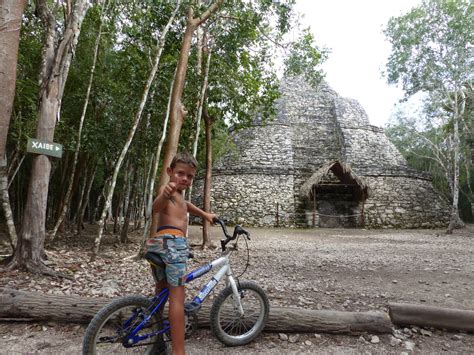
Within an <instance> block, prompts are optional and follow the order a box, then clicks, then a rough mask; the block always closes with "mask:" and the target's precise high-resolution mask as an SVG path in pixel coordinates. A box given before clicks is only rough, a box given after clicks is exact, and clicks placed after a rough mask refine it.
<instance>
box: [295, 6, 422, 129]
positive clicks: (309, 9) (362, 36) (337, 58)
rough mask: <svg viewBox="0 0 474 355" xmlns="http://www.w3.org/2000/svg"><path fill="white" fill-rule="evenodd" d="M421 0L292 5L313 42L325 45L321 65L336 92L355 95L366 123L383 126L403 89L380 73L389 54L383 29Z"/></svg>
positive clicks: (347, 95) (348, 95) (389, 47)
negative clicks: (309, 28)
mask: <svg viewBox="0 0 474 355" xmlns="http://www.w3.org/2000/svg"><path fill="white" fill-rule="evenodd" d="M420 3H421V0H296V6H295V9H296V11H298V12H299V13H301V14H302V15H303V16H304V17H303V18H302V19H301V22H302V24H303V26H304V27H308V26H309V27H311V30H312V33H313V35H314V38H315V41H316V44H317V45H318V46H319V47H327V48H329V49H330V50H331V53H330V54H329V58H328V59H327V60H326V62H325V63H324V64H323V65H322V69H323V70H324V72H325V73H326V81H327V82H328V84H329V86H331V87H332V88H333V89H334V90H336V91H337V92H338V94H339V95H341V96H343V97H347V98H351V99H356V100H357V101H359V103H360V104H361V105H362V107H363V108H364V109H365V111H366V112H367V114H368V116H369V121H370V123H371V124H373V125H375V126H379V127H383V126H384V125H385V124H386V123H387V122H388V119H389V117H390V115H391V113H392V112H393V109H394V105H395V104H396V103H397V102H398V101H399V100H400V99H401V98H402V96H403V91H402V90H401V89H400V88H398V87H396V86H395V85H388V84H387V83H386V79H384V78H382V74H381V73H382V70H384V69H385V63H386V62H387V59H388V56H389V54H390V50H391V46H390V43H389V42H388V41H387V40H386V39H385V35H384V34H383V32H382V31H383V29H384V28H385V26H386V24H387V23H388V20H389V18H390V17H392V16H399V15H403V14H405V13H406V12H408V11H409V10H410V9H411V8H413V7H415V6H417V5H419V4H420Z"/></svg>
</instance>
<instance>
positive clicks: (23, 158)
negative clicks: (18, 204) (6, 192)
mask: <svg viewBox="0 0 474 355" xmlns="http://www.w3.org/2000/svg"><path fill="white" fill-rule="evenodd" d="M25 157H26V154H23V156H22V157H21V159H20V162H19V163H18V165H17V167H16V169H15V171H14V172H13V174H12V176H10V178H9V180H10V181H9V182H8V187H7V188H8V189H9V188H10V185H11V184H12V182H13V180H14V179H15V176H16V174H17V173H18V170H20V167H21V164H23V161H24V160H25Z"/></svg>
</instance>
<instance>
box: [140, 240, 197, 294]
mask: <svg viewBox="0 0 474 355" xmlns="http://www.w3.org/2000/svg"><path fill="white" fill-rule="evenodd" d="M146 244H147V247H146V251H147V252H153V253H154V254H155V255H158V256H159V257H160V259H161V260H162V261H163V263H164V264H165V266H164V268H163V267H162V266H160V265H154V264H153V265H152V270H153V277H154V278H155V281H156V282H159V281H161V280H163V279H165V278H166V280H167V282H168V284H169V285H170V286H181V285H183V284H184V279H185V278H184V276H186V263H187V261H188V255H189V248H188V241H187V239H186V238H185V237H184V236H176V235H173V234H160V235H157V236H155V237H153V238H150V239H148V240H147V243H146Z"/></svg>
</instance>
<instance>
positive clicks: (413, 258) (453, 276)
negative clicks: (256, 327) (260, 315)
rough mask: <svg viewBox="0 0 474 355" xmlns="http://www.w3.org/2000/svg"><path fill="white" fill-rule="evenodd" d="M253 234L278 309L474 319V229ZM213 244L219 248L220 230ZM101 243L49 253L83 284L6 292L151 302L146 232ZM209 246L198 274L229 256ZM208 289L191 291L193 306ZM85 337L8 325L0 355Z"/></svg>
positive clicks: (304, 348) (361, 339)
mask: <svg viewBox="0 0 474 355" xmlns="http://www.w3.org/2000/svg"><path fill="white" fill-rule="evenodd" d="M249 230H250V232H251V234H252V240H251V241H250V242H249V247H250V266H249V268H248V269H247V271H246V273H245V274H244V275H243V276H241V279H242V280H243V279H248V280H254V281H256V282H257V283H259V284H260V285H261V286H262V287H263V288H264V289H265V290H266V292H267V294H268V297H269V299H270V302H271V304H272V305H273V306H277V305H278V306H285V307H299V308H309V309H332V310H340V311H382V312H386V311H387V306H388V303H389V302H406V303H414V304H426V305H432V306H438V307H448V308H458V309H467V310H474V292H473V290H474V258H473V250H474V226H473V225H469V226H468V227H467V228H466V229H464V230H462V231H456V232H455V234H454V235H450V236H448V235H445V234H444V231H442V230H363V229H360V230H354V229H312V230H300V229H252V228H250V229H249ZM212 235H213V239H214V240H216V244H217V241H218V239H219V238H220V236H221V235H220V233H219V229H218V228H217V227H214V229H213V232H212ZM92 238H93V234H91V235H90V236H89V237H86V238H82V239H81V240H78V239H77V238H75V237H73V236H68V237H65V238H64V239H63V240H61V241H60V242H59V243H58V244H56V245H48V247H47V255H48V257H49V263H50V266H51V267H53V268H54V269H56V270H60V271H63V272H68V273H70V274H71V275H73V277H74V280H66V279H52V278H49V277H42V276H37V275H27V274H25V273H23V272H21V271H11V272H6V273H3V275H2V276H1V277H0V287H9V288H16V289H21V290H30V291H37V292H44V293H57V294H66V295H67V294H77V295H83V296H109V297H116V296H121V295H128V294H145V295H149V294H151V292H152V289H153V287H152V285H151V276H150V275H149V272H148V266H147V264H146V262H145V261H134V260H133V259H132V258H128V257H130V256H132V255H134V253H135V252H136V251H137V248H138V240H139V238H140V233H139V232H136V233H135V234H133V235H132V238H131V239H132V243H130V244H127V245H118V244H117V242H116V240H115V238H114V237H113V236H110V235H109V236H106V237H105V239H104V243H103V249H102V253H101V256H100V257H99V258H98V259H97V260H96V261H94V262H89V257H88V254H87V253H88V251H89V249H90V246H91V245H92ZM200 238H201V237H200V228H199V227H198V226H193V227H191V229H190V240H191V244H195V245H196V246H195V248H194V253H195V258H194V259H193V260H192V261H191V263H190V267H191V268H192V267H195V266H198V265H200V264H202V263H204V262H205V261H206V260H210V259H212V258H213V257H217V256H218V254H219V252H218V250H204V251H202V250H200V249H199V248H198V246H197V245H198V244H199V243H200ZM246 255H247V254H246V250H245V244H244V243H242V242H240V243H239V251H238V252H235V253H234V255H233V257H232V265H233V267H234V272H235V274H239V273H240V272H241V271H242V270H243V269H244V266H245V261H246ZM204 281H205V279H204V280H203V281H198V283H196V284H194V285H193V284H191V285H189V287H188V288H187V293H188V295H189V297H191V298H192V296H193V295H194V294H195V293H196V291H197V290H198V289H200V287H201V286H202V284H203V282H204ZM216 292H218V290H217V291H216ZM207 302H212V297H211V299H210V300H208V301H207ZM84 330H85V325H77V324H61V323H53V322H41V323H27V322H2V323H0V352H1V353H8V354H12V353H22V354H30V353H31V354H33V353H37V354H52V353H58V354H66V353H68V354H77V353H80V352H81V349H82V347H81V342H82V337H83V335H84ZM186 345H187V352H188V353H190V354H204V353H209V354H212V353H229V354H248V353H264V354H281V353H298V354H300V353H348V354H375V353H383V354H386V353H392V354H402V353H426V354H432V353H440V352H447V353H456V354H458V353H459V354H461V353H463V354H466V353H474V335H473V334H466V333H463V332H448V331H444V330H436V329H423V328H419V327H413V326H406V327H394V329H393V332H392V334H382V335H376V334H359V335H334V334H314V333H309V334H278V333H263V334H262V335H261V336H260V337H259V338H258V339H257V340H256V341H254V342H253V343H251V344H249V345H247V346H244V347H239V348H226V347H224V346H223V345H222V344H220V343H219V342H218V341H217V340H216V339H215V338H214V336H213V335H212V333H211V332H210V331H209V330H206V329H202V330H198V331H197V332H196V333H195V334H193V336H192V337H191V338H190V339H188V340H187V344H186Z"/></svg>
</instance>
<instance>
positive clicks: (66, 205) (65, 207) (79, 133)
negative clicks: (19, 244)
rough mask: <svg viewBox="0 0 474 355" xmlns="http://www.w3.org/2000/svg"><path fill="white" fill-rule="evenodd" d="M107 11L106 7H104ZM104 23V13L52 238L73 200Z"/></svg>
mask: <svg viewBox="0 0 474 355" xmlns="http://www.w3.org/2000/svg"><path fill="white" fill-rule="evenodd" d="M104 12H105V9H104ZM102 24H103V18H102V15H101V17H100V24H99V29H98V31H97V37H96V41H95V47H94V56H93V60H92V67H91V70H90V74H89V84H88V86H87V90H86V97H85V100H84V105H83V107H82V114H81V118H80V120H79V129H78V131H77V144H76V150H75V151H74V160H73V162H72V169H71V170H72V171H71V175H70V176H69V182H68V189H67V192H66V197H65V198H64V204H63V207H62V209H61V213H60V215H59V217H58V220H57V221H56V224H55V226H54V228H53V231H52V233H51V239H54V238H55V237H56V233H57V232H58V229H59V226H61V224H62V223H63V220H64V218H65V217H66V214H67V211H68V210H69V205H70V202H71V195H72V187H73V184H74V183H73V182H74V176H75V175H76V167H77V160H78V157H79V151H80V149H81V138H82V128H83V126H84V120H85V117H86V112H87V106H88V105H89V97H90V92H91V87H92V82H93V79H94V72H95V66H96V63H97V55H98V53H99V44H100V37H101V35H102Z"/></svg>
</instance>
